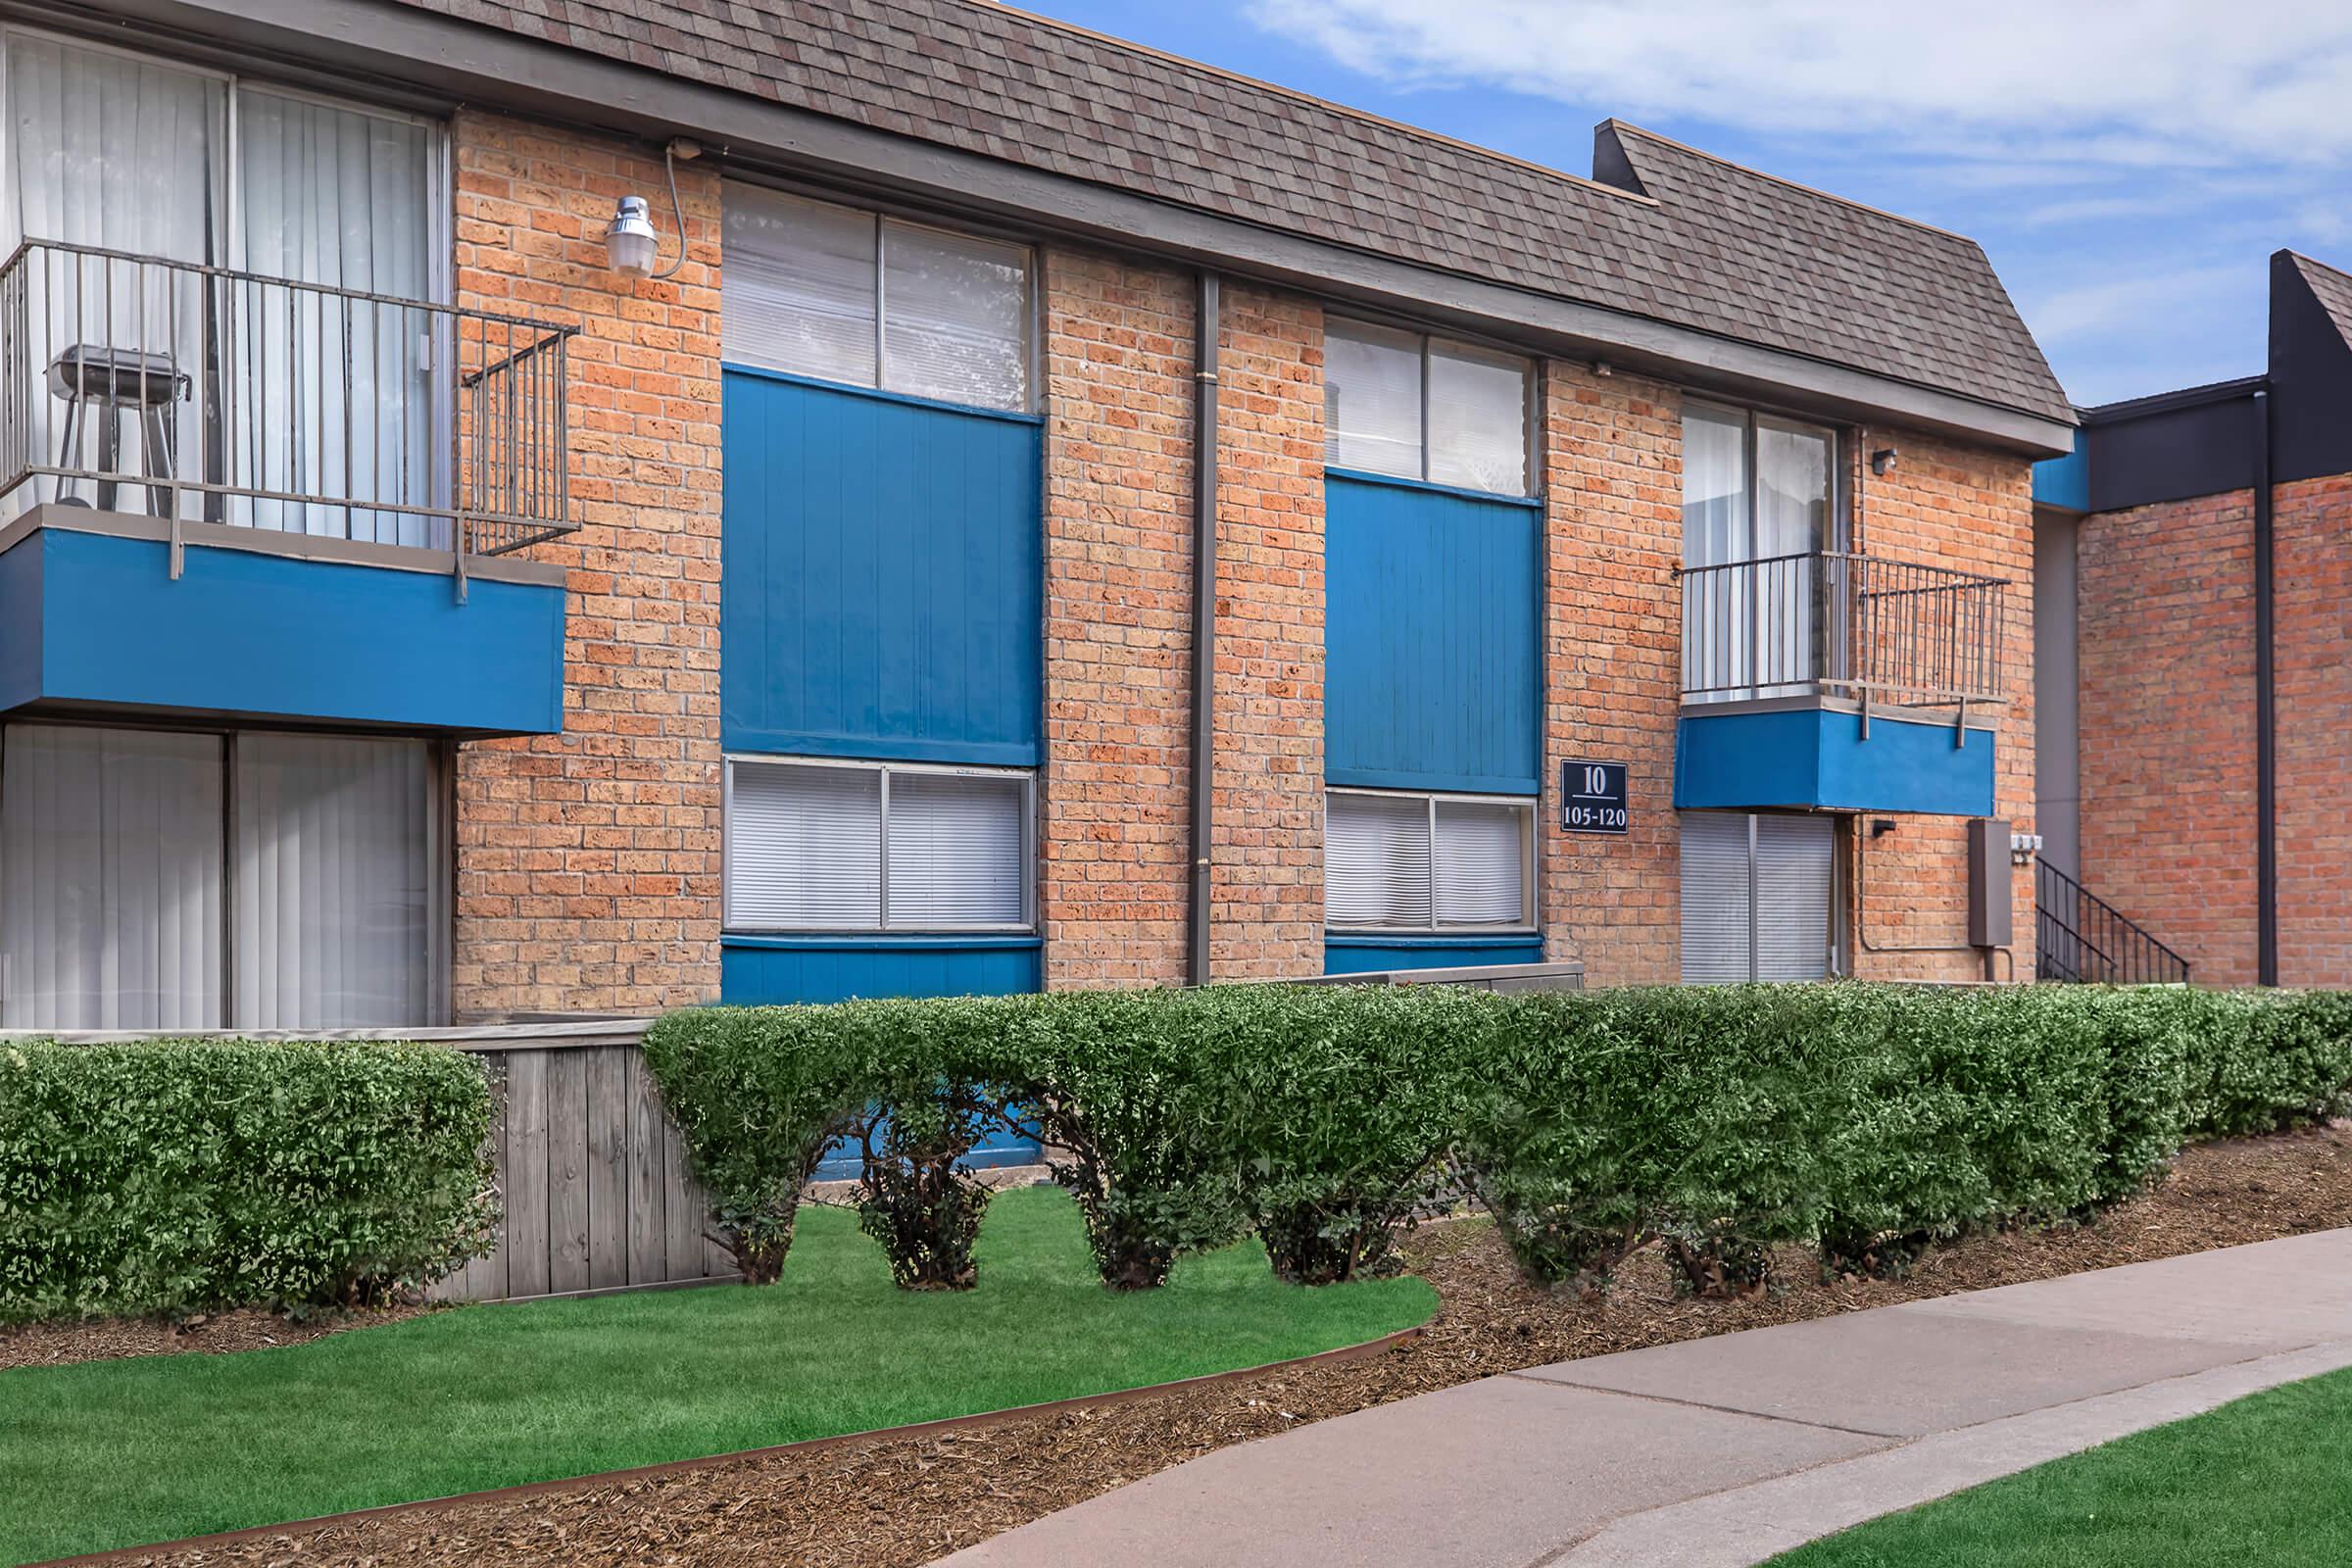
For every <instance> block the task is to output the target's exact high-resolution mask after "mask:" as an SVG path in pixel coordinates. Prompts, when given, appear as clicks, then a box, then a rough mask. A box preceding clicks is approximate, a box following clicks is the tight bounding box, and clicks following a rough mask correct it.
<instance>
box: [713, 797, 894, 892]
mask: <svg viewBox="0 0 2352 1568" xmlns="http://www.w3.org/2000/svg"><path fill="white" fill-rule="evenodd" d="M726 845H727V874H726V920H727V924H728V925H729V926H731V927H734V928H735V929H737V930H744V931H762V930H765V931H789V930H795V929H819V930H822V929H828V928H829V929H836V930H838V929H849V930H872V929H874V928H875V927H876V926H877V925H878V924H879V923H880V916H881V908H882V774H881V771H880V770H879V769H876V768H864V767H809V766H797V765H793V764H790V763H778V762H736V763H734V764H733V767H732V786H731V788H730V790H729V792H728V801H727V819H726Z"/></svg>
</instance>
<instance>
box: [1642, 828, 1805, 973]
mask: <svg viewBox="0 0 2352 1568" xmlns="http://www.w3.org/2000/svg"><path fill="white" fill-rule="evenodd" d="M1680 825H1681V829H1682V835H1681V836H1682V861H1683V979H1684V980H1685V981H1686V982H1688V983H1691V984H1732V983H1738V982H1740V981H1747V980H1821V979H1826V978H1827V977H1828V976H1830V975H1831V974H1833V973H1835V972H1836V970H1837V961H1836V952H1837V937H1836V924H1835V918H1836V916H1835V910H1836V905H1837V899H1836V886H1837V843H1838V830H1837V823H1836V820H1835V819H1834V818H1832V817H1828V816H1811V815H1796V814H1775V813H1770V812H1752V813H1751V812H1744V811H1686V812H1684V813H1683V814H1682V817H1681V824H1680Z"/></svg>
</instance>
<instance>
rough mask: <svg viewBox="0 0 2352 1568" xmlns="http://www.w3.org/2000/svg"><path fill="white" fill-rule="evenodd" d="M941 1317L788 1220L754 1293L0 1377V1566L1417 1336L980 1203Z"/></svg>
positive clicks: (1398, 1312)
mask: <svg viewBox="0 0 2352 1568" xmlns="http://www.w3.org/2000/svg"><path fill="white" fill-rule="evenodd" d="M979 1257H980V1285H979V1289H978V1290H976V1291H974V1292H971V1293H970V1294H968V1295H961V1296H941V1295H919V1296H918V1295H913V1294H909V1293H907V1292H903V1291H900V1290H897V1289H895V1288H894V1287H893V1286H892V1285H891V1283H890V1274H889V1270H888V1268H887V1266H886V1265H885V1264H884V1262H883V1259H882V1254H881V1252H880V1250H878V1249H877V1248H875V1247H874V1246H873V1244H872V1243H870V1242H868V1241H867V1240H866V1239H865V1238H864V1237H863V1236H861V1235H859V1234H858V1228H857V1222H856V1220H855V1218H854V1217H853V1216H851V1215H849V1214H847V1213H844V1212H842V1211H839V1210H833V1209H804V1210H803V1211H802V1219H801V1229H800V1238H799V1240H798V1241H797V1242H796V1243H795V1244H794V1246H793V1250H792V1254H791V1256H790V1258H789V1259H788V1260H787V1261H786V1264H785V1267H784V1277H783V1280H782V1282H781V1283H780V1284H778V1285H775V1286H773V1287H770V1288H768V1289H764V1290H753V1289H747V1288H744V1287H740V1286H716V1287H711V1288H708V1289H700V1290H685V1291H668V1292H653V1293H649V1294H642V1295H635V1296H609V1297H602V1298H597V1299H588V1300H573V1301H544V1302H535V1303H531V1304H528V1305H511V1306H471V1307H464V1308H459V1309H457V1310H454V1311H448V1312H441V1313H435V1314H432V1315H430V1316H427V1317H422V1318H417V1319H414V1320H412V1321H409V1322H406V1323H400V1324H394V1325H391V1326H389V1327H384V1328H373V1329H367V1330H364V1331H361V1332H356V1333H351V1334H341V1335H334V1336H331V1337H329V1338H327V1339H324V1340H319V1341H316V1342H313V1343H311V1344H308V1345H302V1346H294V1347H289V1348H284V1349H275V1350H252V1351H246V1352H244V1353H242V1354H236V1355H200V1354H190V1355H174V1356H160V1357H153V1358H148V1359H141V1360H125V1361H104V1362H92V1363H88V1364H85V1365H81V1366H67V1367H45V1368H25V1369H18V1370H12V1371H6V1372H0V1561H6V1562H12V1563H14V1562H25V1561H35V1560H39V1559H41V1558H46V1557H53V1556H62V1555H65V1554H67V1553H72V1552H82V1551H94V1550H99V1549H102V1548H106V1547H113V1546H123V1545H134V1544H144V1543H148V1542H156V1541H166V1540H172V1539H174V1538H177V1537H182V1536H191V1535H199V1534H203V1533H206V1532H210V1531H216V1530H231V1529H236V1528H239V1527H242V1526H246V1525H260V1524H274V1523H278V1522H281V1521H286V1520H293V1519H301V1518H307V1517H311V1516H315V1515H318V1514H322V1513H334V1512H339V1511H341V1510H343V1509H347V1508H361V1507H368V1506H370V1505H373V1504H376V1503H385V1502H398V1501H403V1500H407V1499H411V1498H417V1497H434V1496H443V1495H448V1494H450V1493H456V1492H474V1491H479V1490H482V1489H484V1488H488V1487H501V1486H508V1485H511V1484H514V1483H515V1482H523V1481H540V1480H546V1479H549V1478H552V1477H561V1476H575V1475H584V1474H588V1473H591V1472H594V1471H600V1470H614V1469H621V1468H624V1467H627V1466H630V1465H640V1464H653V1463H658V1462H660V1461H662V1460H665V1459H683V1458H693V1457H697V1456H700V1455H704V1454H715V1453H726V1452H729V1451H732V1450H735V1449H739V1448H754V1447H760V1446H765V1445H768V1444H774V1443H790V1442H793V1441H796V1440H798V1439H802V1438H818V1437H827V1436H831V1435H834V1434H837V1433H843V1432H860V1431H865V1430H868V1429H871V1428H874V1427H887V1426H896V1425H899V1424H901V1423H904V1422H908V1421H924V1420H930V1419H933V1418H936V1417H940V1416H953V1415H965V1414H970V1413H972V1412H974V1411H981V1410H998V1409H1004V1408H1005V1407H1007V1406H1010V1405H1018V1404H1033V1403H1036V1402H1038V1401H1040V1400H1045V1399H1059V1398H1066V1397H1072V1396H1075V1395H1083V1394H1100V1393H1104V1392H1107V1391H1109V1390H1113V1389H1123V1388H1134V1387H1137V1386H1139V1385H1142V1384H1148V1383H1160V1382H1165V1381H1167V1380H1169V1379H1172V1378H1182V1377H1191V1376H1195V1375H1197V1374H1200V1373H1204V1372H1221V1371H1227V1370H1230V1369H1232V1368H1236V1367H1246V1366H1254V1365H1258V1364H1260V1363H1263V1362H1267V1361H1278V1360H1282V1359H1285V1358H1287V1357H1290V1356H1296V1355H1304V1354H1308V1353H1310V1352H1312V1351H1316V1350H1327V1349H1331V1348H1334V1347H1337V1346H1343V1345H1351V1344H1355V1343H1358V1342H1360V1341H1363V1340H1369V1339H1374V1338H1377V1337H1378V1336H1380V1335H1383V1334H1387V1333H1390V1332H1392V1331H1394V1330H1397V1329H1401V1328H1407V1327H1410V1326H1412V1325H1414V1324H1417V1323H1421V1322H1425V1321H1426V1320H1427V1319H1428V1318H1429V1316H1430V1315H1431V1313H1433V1312H1434V1311H1435V1310H1436V1309H1437V1293H1436V1292H1434V1291H1433V1290H1431V1289H1430V1287H1429V1286H1428V1285H1427V1284H1426V1283H1425V1282H1423V1281H1421V1280H1418V1279H1412V1278H1401V1279H1391V1280H1376V1281H1368V1282H1365V1283H1362V1284H1356V1285H1347V1286H1338V1287H1333V1288H1329V1289H1324V1290H1305V1289H1301V1288H1299V1287H1297V1286H1289V1285H1284V1284H1282V1283H1281V1282H1279V1281H1277V1280H1276V1279H1275V1278H1274V1276H1273V1272H1272V1270H1270V1269H1269V1268H1268V1267H1267V1266H1266V1258H1265V1253H1264V1251H1263V1250H1261V1249H1260V1248H1259V1247H1258V1246H1257V1244H1256V1243H1254V1242H1251V1243H1247V1244H1245V1245H1243V1246H1241V1247H1236V1248H1233V1249H1230V1250H1226V1251H1223V1252H1219V1253H1216V1254H1214V1255H1212V1256H1208V1257H1199V1258H1191V1259H1187V1260H1186V1261H1185V1262H1183V1263H1181V1264H1179V1265H1178V1267H1177V1270H1176V1274H1175V1277H1174V1278H1173V1279H1172V1280H1171V1281H1170V1282H1169V1284H1168V1285H1167V1287H1166V1288H1165V1289H1162V1290H1159V1291H1152V1292H1145V1293H1142V1294H1138V1295H1131V1296H1114V1295H1112V1294H1111V1293H1109V1292H1107V1291H1105V1290H1103V1288H1102V1287H1101V1286H1100V1285H1099V1284H1098V1283H1097V1282H1096V1279H1095V1275H1094V1270H1093V1267H1092V1265H1091V1263H1090V1261H1089V1259H1088V1256H1087V1250H1086V1238H1085V1233H1084V1232H1083V1230H1082V1229H1081V1228H1080V1225H1079V1222H1078V1215H1077V1211H1076V1209H1075V1208H1074V1207H1073V1206H1072V1205H1071V1203H1070V1201H1069V1200H1068V1199H1067V1198H1066V1197H1064V1196H1063V1195H1062V1194H1061V1193H1059V1192H1057V1191H1054V1190H1051V1189H1042V1190H1024V1191H1018V1192H1012V1193H1006V1194H1005V1195H1003V1196H1002V1197H1000V1198H999V1199H998V1200H997V1201H996V1202H995V1204H994V1205H993V1206H992V1207H991V1208H990V1210H989V1214H988V1222H987V1225H986V1228H985V1229H984V1230H983V1231H982V1233H981V1237H980V1250H979Z"/></svg>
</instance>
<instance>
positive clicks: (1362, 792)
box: [1323, 784, 1540, 937]
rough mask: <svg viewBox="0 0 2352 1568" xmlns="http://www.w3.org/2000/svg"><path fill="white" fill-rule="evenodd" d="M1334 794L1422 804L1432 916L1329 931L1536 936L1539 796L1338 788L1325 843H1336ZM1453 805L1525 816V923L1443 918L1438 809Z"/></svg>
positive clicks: (1333, 790)
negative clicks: (1504, 809) (1511, 810)
mask: <svg viewBox="0 0 2352 1568" xmlns="http://www.w3.org/2000/svg"><path fill="white" fill-rule="evenodd" d="M1334 795H1356V796H1368V797H1371V798H1372V799H1375V800H1384V801H1421V802H1423V803H1425V805H1426V808H1427V811H1426V817H1425V820H1426V822H1427V828H1426V831H1427V832H1428V834H1429V881H1430V886H1429V914H1430V918H1429V920H1428V923H1426V924H1421V925H1403V924H1397V925H1333V924H1331V923H1330V922H1329V921H1328V920H1327V921H1326V922H1325V923H1324V927H1323V928H1324V930H1325V931H1326V932H1328V933H1330V934H1331V935H1333V936H1380V935H1384V934H1385V935H1403V936H1478V935H1489V936H1496V937H1523V936H1533V935H1535V934H1536V930H1537V925H1536V812H1537V809H1538V808H1539V805H1540V803H1539V801H1538V799H1537V797H1535V796H1533V795H1472V794H1468V793H1466V792H1460V791H1451V792H1449V791H1444V790H1438V791H1430V790H1375V789H1365V788H1362V787H1360V786H1354V785H1343V784H1333V785H1327V786H1326V787H1325V788H1324V791H1323V800H1324V807H1323V817H1324V823H1323V826H1324V842H1326V843H1329V842H1330V826H1331V804H1330V803H1331V797H1333V796H1334ZM1448 802H1453V803H1458V804H1463V805H1470V806H1507V807H1512V808H1515V809H1517V810H1518V813H1519V920H1518V922H1517V923H1516V924H1514V925H1487V924H1484V923H1479V922H1469V923H1465V922H1462V921H1445V920H1440V919H1439V918H1438V917H1437V916H1438V865H1439V860H1438V808H1439V807H1440V806H1441V805H1444V804H1446V803H1448Z"/></svg>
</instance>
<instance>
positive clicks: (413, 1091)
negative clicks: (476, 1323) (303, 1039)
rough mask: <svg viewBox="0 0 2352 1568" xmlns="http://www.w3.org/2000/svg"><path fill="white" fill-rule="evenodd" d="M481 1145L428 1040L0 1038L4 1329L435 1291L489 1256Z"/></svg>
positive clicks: (470, 1083) (471, 1076)
mask: <svg viewBox="0 0 2352 1568" xmlns="http://www.w3.org/2000/svg"><path fill="white" fill-rule="evenodd" d="M489 1134H490V1093H489V1089H488V1087H487V1085H486V1084H485V1082H484V1080H483V1076H482V1072H481V1067H480V1064H479V1063H478V1062H476V1061H475V1060H474V1059H473V1058H472V1057H470V1056H468V1055H466V1054H463V1053H460V1052H455V1051H450V1050H447V1049H445V1048H442V1047H438V1046H423V1045H386V1044H377V1043H367V1042H346V1043H303V1044H271V1043H260V1042H254V1041H210V1040H158V1041H142V1042H137V1043H133V1044H121V1045H96V1046H60V1045H56V1044H52V1043H49V1042H34V1043H30V1044H0V1318H7V1319H20V1320H21V1319H29V1318H39V1317H59V1316H76V1315H79V1316H92V1315H99V1314H117V1313H123V1314H128V1313H167V1314H173V1315H179V1314H185V1313H190V1312H197V1311H205V1310H213V1309H219V1308H224V1307H231V1306H283V1307H294V1308H300V1307H305V1306H317V1305H356V1304H363V1303H368V1302H372V1301H375V1300H380V1299H384V1298H385V1297H386V1296H387V1295H388V1294H390V1293H391V1292H392V1291H394V1290H395V1289H397V1288H401V1287H406V1286H421V1285H424V1284H428V1283H430V1282H431V1281H433V1280H435V1279H438V1278H440V1277H442V1276H443V1275H446V1274H448V1273H450V1272H451V1271H452V1270H454V1269H456V1268H458V1267H459V1266H461V1265H462V1264H464V1263H465V1262H466V1259H468V1258H471V1257H478V1256H481V1255H482V1254H484V1253H485V1252H487V1251H488V1250H489V1247H490V1239H491V1233H492V1225H493V1223H494V1221H495V1218H496V1199H495V1195H494V1191H493V1172H492V1169H491V1165H490V1156H489V1152H488V1141H489Z"/></svg>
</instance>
